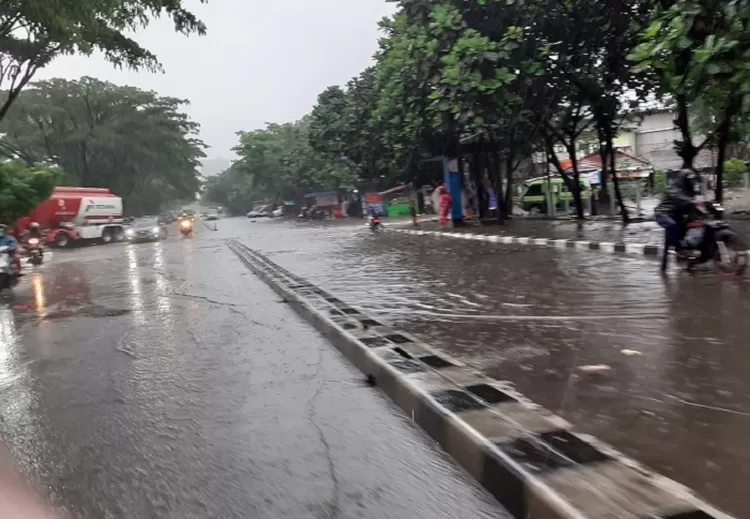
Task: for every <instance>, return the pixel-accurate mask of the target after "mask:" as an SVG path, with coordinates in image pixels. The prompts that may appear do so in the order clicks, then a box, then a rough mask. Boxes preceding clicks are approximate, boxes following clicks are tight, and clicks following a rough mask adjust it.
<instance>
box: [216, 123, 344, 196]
mask: <svg viewBox="0 0 750 519" xmlns="http://www.w3.org/2000/svg"><path fill="white" fill-rule="evenodd" d="M310 124H311V119H310V116H306V117H304V118H302V119H301V120H299V121H297V122H294V123H284V124H267V125H266V127H265V128H264V129H261V130H254V131H251V132H239V134H238V135H239V139H240V142H239V144H238V145H237V146H236V147H235V148H234V151H235V153H237V155H238V157H239V158H238V159H237V161H235V163H234V164H233V166H232V168H231V170H232V174H231V175H232V176H231V177H230V178H235V179H240V178H241V177H239V176H235V175H245V176H246V177H247V178H249V179H251V180H250V181H251V186H252V190H253V192H254V198H255V200H263V199H267V200H269V201H281V200H300V199H301V198H302V197H303V196H304V195H305V194H306V193H308V192H311V191H315V190H320V189H339V188H346V189H352V188H353V187H354V186H355V184H356V183H357V174H356V169H355V168H354V167H353V166H352V165H351V164H349V163H347V162H346V161H344V160H340V159H338V158H333V159H332V158H331V157H329V156H328V155H327V154H325V153H321V152H319V151H316V150H315V149H313V147H312V146H311V144H310Z"/></svg>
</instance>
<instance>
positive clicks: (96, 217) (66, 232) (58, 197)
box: [16, 187, 125, 247]
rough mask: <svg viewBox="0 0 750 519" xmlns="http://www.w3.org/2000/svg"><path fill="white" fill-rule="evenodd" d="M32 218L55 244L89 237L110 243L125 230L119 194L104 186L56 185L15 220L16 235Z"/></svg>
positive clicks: (79, 240) (85, 239) (65, 243)
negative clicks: (45, 198) (41, 200)
mask: <svg viewBox="0 0 750 519" xmlns="http://www.w3.org/2000/svg"><path fill="white" fill-rule="evenodd" d="M31 222H38V223H39V225H40V226H41V228H42V229H43V230H44V232H45V240H46V242H47V243H48V244H52V245H55V246H57V247H70V246H71V245H73V244H76V243H82V242H84V241H92V240H96V241H99V242H101V243H111V242H113V241H119V240H121V239H122V238H123V236H124V234H125V228H124V223H123V218H122V198H120V197H119V196H116V195H114V194H113V193H112V192H111V191H110V190H109V189H106V188H97V187H56V188H55V189H54V191H52V195H50V197H49V198H48V199H47V200H45V201H44V202H42V203H41V204H39V205H38V206H36V207H35V208H34V210H33V211H31V212H30V213H29V214H28V216H24V217H23V218H20V219H19V220H18V222H16V232H17V233H18V235H19V236H20V235H21V234H22V233H23V232H24V231H25V230H26V228H27V227H28V225H29V224H30V223H31Z"/></svg>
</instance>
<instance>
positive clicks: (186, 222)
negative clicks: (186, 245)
mask: <svg viewBox="0 0 750 519" xmlns="http://www.w3.org/2000/svg"><path fill="white" fill-rule="evenodd" d="M180 232H181V233H182V235H183V236H184V237H186V238H187V237H188V236H192V234H193V222H192V221H191V220H190V218H185V219H183V220H180Z"/></svg>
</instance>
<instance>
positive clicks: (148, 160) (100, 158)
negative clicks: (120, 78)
mask: <svg viewBox="0 0 750 519" xmlns="http://www.w3.org/2000/svg"><path fill="white" fill-rule="evenodd" d="M186 103H187V101H184V100H181V99H175V98H171V97H160V96H158V95H157V94H156V93H154V92H146V91H143V90H140V89H137V88H134V87H121V86H117V85H114V84H112V83H107V82H103V81H99V80H96V79H93V78H82V79H81V80H78V81H68V80H64V79H52V80H49V81H41V82H39V83H36V84H34V85H33V86H32V87H30V88H28V89H26V90H25V91H24V92H23V93H22V94H21V95H20V96H19V98H18V101H17V105H16V106H15V109H14V110H13V111H12V112H10V114H9V115H8V116H7V117H6V118H5V119H4V120H3V121H0V134H5V135H4V137H3V138H2V139H0V155H4V156H6V157H9V158H13V159H20V160H23V161H25V162H26V163H27V164H30V165H32V164H41V163H53V164H57V165H59V166H61V167H62V168H63V169H64V170H65V171H66V172H67V177H66V178H65V181H66V182H69V183H72V184H74V185H81V186H87V187H107V188H110V189H112V190H113V192H115V193H116V194H118V195H120V196H122V197H123V202H124V204H125V209H126V211H127V212H128V213H129V214H143V213H155V212H157V211H158V210H159V209H160V208H161V207H162V206H165V205H168V204H169V203H170V202H173V201H176V200H182V199H192V198H193V197H194V194H195V193H196V192H197V191H198V190H199V187H200V181H199V175H198V168H199V166H200V159H201V158H202V157H204V153H203V149H204V148H205V145H204V144H203V143H202V142H201V141H200V140H198V139H197V138H196V137H195V135H196V134H197V132H198V125H197V124H196V123H194V122H192V121H191V120H190V119H189V118H188V117H187V115H185V114H184V113H183V112H182V111H181V110H182V107H183V106H184V105H185V104H186Z"/></svg>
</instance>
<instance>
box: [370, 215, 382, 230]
mask: <svg viewBox="0 0 750 519" xmlns="http://www.w3.org/2000/svg"><path fill="white" fill-rule="evenodd" d="M370 230H371V231H372V232H380V231H382V230H383V223H382V222H381V221H380V217H379V216H376V215H373V216H370Z"/></svg>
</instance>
